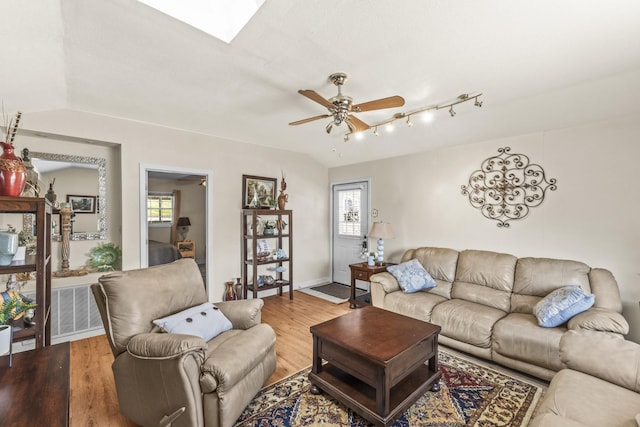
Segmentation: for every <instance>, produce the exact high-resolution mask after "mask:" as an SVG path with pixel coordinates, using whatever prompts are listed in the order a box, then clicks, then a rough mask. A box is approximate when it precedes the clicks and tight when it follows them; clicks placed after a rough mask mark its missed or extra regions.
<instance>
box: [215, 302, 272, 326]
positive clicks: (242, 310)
mask: <svg viewBox="0 0 640 427" xmlns="http://www.w3.org/2000/svg"><path fill="white" fill-rule="evenodd" d="M214 305H215V306H216V307H218V308H219V309H220V311H222V313H223V314H224V315H225V316H227V319H229V320H230V321H231V324H232V325H233V329H249V328H251V327H253V326H255V325H259V324H260V322H261V321H262V306H263V305H264V301H262V300H261V299H260V298H257V299H243V300H238V301H223V302H216V303H214Z"/></svg>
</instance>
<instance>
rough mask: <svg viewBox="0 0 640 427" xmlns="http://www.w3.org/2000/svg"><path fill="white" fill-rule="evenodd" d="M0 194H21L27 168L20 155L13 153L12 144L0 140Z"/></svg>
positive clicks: (15, 195)
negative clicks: (0, 148) (0, 154)
mask: <svg viewBox="0 0 640 427" xmlns="http://www.w3.org/2000/svg"><path fill="white" fill-rule="evenodd" d="M0 144H1V145H2V150H3V153H2V156H0V196H13V197H17V196H19V195H20V194H22V190H24V186H25V184H26V180H27V169H26V168H25V167H24V163H22V159H21V158H20V157H16V155H15V154H13V145H11V144H9V143H7V142H0Z"/></svg>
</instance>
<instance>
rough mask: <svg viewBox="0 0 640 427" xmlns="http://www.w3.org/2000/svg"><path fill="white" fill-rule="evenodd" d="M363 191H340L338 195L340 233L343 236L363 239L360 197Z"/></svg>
mask: <svg viewBox="0 0 640 427" xmlns="http://www.w3.org/2000/svg"><path fill="white" fill-rule="evenodd" d="M361 192H362V190H359V189H357V190H340V191H339V193H338V200H339V206H338V221H339V224H338V225H339V228H338V233H339V234H340V235H341V236H353V237H362V230H361V224H362V222H361V220H362V219H361V218H360V195H361Z"/></svg>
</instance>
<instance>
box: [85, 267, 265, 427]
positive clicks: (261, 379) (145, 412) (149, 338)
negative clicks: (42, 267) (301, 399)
mask: <svg viewBox="0 0 640 427" xmlns="http://www.w3.org/2000/svg"><path fill="white" fill-rule="evenodd" d="M91 290H92V291H93V294H94V297H95V299H96V302H97V305H98V309H99V311H100V315H101V317H102V322H103V323H104V327H105V331H106V334H107V338H108V340H109V344H110V345H111V350H112V351H113V355H114V357H115V361H114V362H113V366H112V369H113V375H114V378H115V384H116V392H117V395H118V403H119V405H120V411H121V412H122V413H123V414H124V415H125V416H126V417H128V418H129V419H131V420H132V421H133V422H135V423H137V424H140V425H142V426H169V425H171V426H173V427H195V426H207V427H214V426H215V427H217V426H220V427H229V426H232V425H233V424H234V423H235V421H236V420H237V418H238V417H239V416H240V414H241V413H242V411H243V410H244V408H245V407H246V406H247V404H248V403H249V402H250V401H251V399H253V397H254V396H255V394H256V393H257V392H258V391H259V390H260V388H261V387H262V386H263V385H264V383H265V381H266V380H267V379H268V378H269V376H270V375H271V374H272V373H273V371H274V370H275V366H276V353H275V340H276V337H275V333H274V332H273V329H272V328H271V327H270V326H269V325H266V324H264V323H260V321H261V308H262V305H263V302H262V300H260V299H253V300H242V301H229V302H221V303H215V306H217V307H218V308H219V309H220V310H221V311H222V312H223V313H224V315H225V316H226V317H227V318H228V319H229V320H230V321H231V323H232V325H233V328H232V329H231V330H228V331H226V332H223V333H221V334H220V335H218V336H217V337H214V338H213V339H211V340H210V341H209V342H205V341H204V340H203V339H202V338H200V337H197V336H194V335H181V334H169V333H164V332H161V331H159V330H158V328H157V327H156V326H155V325H154V324H153V323H152V321H153V320H155V319H159V318H162V317H165V316H168V315H171V314H174V313H177V312H180V311H182V310H184V309H186V308H189V307H193V306H195V305H198V304H202V303H205V302H207V294H206V292H205V288H204V283H203V280H202V276H201V274H200V271H199V269H198V266H197V264H196V263H195V262H194V260H193V259H190V258H185V259H180V260H177V261H175V262H173V263H170V264H163V265H158V266H154V267H150V268H145V269H140V270H130V271H125V272H117V273H111V274H107V275H105V276H102V277H100V279H99V283H97V284H94V285H92V286H91Z"/></svg>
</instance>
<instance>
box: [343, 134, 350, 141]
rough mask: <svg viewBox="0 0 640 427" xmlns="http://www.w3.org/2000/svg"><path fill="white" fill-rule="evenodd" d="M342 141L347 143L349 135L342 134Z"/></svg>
mask: <svg viewBox="0 0 640 427" xmlns="http://www.w3.org/2000/svg"><path fill="white" fill-rule="evenodd" d="M343 140H344V142H349V134H348V133H345V134H344V138H343Z"/></svg>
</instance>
